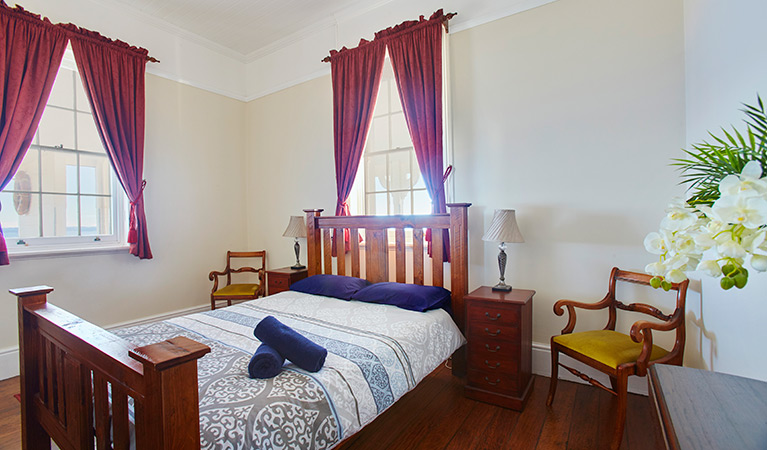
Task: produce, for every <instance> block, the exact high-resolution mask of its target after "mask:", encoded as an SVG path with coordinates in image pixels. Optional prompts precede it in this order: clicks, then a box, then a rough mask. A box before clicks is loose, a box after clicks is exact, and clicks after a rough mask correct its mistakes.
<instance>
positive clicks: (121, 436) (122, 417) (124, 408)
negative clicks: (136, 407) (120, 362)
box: [112, 385, 130, 450]
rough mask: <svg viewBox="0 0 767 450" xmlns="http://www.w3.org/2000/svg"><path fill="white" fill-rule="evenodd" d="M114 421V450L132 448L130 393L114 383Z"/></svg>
mask: <svg viewBox="0 0 767 450" xmlns="http://www.w3.org/2000/svg"><path fill="white" fill-rule="evenodd" d="M112 422H113V431H114V450H128V449H129V448H130V433H129V428H128V394H127V393H126V392H125V390H124V389H122V388H120V387H119V386H117V385H112Z"/></svg>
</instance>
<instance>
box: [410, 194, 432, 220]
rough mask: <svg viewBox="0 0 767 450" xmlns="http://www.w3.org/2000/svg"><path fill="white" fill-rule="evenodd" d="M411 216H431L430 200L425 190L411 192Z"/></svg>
mask: <svg viewBox="0 0 767 450" xmlns="http://www.w3.org/2000/svg"><path fill="white" fill-rule="evenodd" d="M413 214H431V198H429V194H428V192H426V190H423V191H413Z"/></svg>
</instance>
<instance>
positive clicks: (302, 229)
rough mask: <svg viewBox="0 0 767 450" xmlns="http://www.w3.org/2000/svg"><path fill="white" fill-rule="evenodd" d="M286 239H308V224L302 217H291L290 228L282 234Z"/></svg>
mask: <svg viewBox="0 0 767 450" xmlns="http://www.w3.org/2000/svg"><path fill="white" fill-rule="evenodd" d="M282 235H283V236H285V237H292V238H305V237H306V222H304V218H303V217H301V216H290V222H289V223H288V228H286V229H285V232H284V233H282Z"/></svg>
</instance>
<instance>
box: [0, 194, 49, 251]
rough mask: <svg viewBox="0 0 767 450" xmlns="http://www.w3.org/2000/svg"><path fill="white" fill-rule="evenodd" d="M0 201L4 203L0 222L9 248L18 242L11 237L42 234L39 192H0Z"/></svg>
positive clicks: (0, 213)
mask: <svg viewBox="0 0 767 450" xmlns="http://www.w3.org/2000/svg"><path fill="white" fill-rule="evenodd" d="M0 203H2V205H3V210H2V211H0V223H2V224H3V235H5V237H6V238H8V241H7V244H8V247H9V248H11V247H12V246H13V245H15V244H16V242H15V241H12V240H11V239H14V238H29V237H38V236H40V195H39V194H28V193H25V194H11V193H10V192H0Z"/></svg>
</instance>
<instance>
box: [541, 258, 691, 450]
mask: <svg viewBox="0 0 767 450" xmlns="http://www.w3.org/2000/svg"><path fill="white" fill-rule="evenodd" d="M651 278H652V276H650V275H647V274H643V273H635V272H626V271H623V270H620V269H618V268H617V267H614V268H613V270H612V272H611V274H610V284H609V290H608V292H607V295H606V296H605V298H604V299H602V300H601V301H599V302H597V303H579V302H575V301H572V300H559V301H558V302H556V303H555V304H554V314H556V315H558V316H561V315H562V314H563V313H564V310H563V307H566V308H567V311H568V314H569V317H568V321H567V326H565V328H564V329H562V334H561V335H559V336H553V337H552V338H551V384H550V385H549V396H548V399H547V400H546V405H548V406H551V404H552V402H553V401H554V393H555V392H556V390H557V373H558V369H559V366H562V367H564V368H565V369H567V370H569V371H570V372H571V373H572V374H574V375H576V376H578V377H580V378H581V379H582V380H584V381H588V382H589V383H591V384H592V385H594V386H597V387H600V388H602V389H604V390H606V391H607V392H610V393H611V394H613V395H615V396H617V398H618V399H617V412H616V414H615V416H616V417H615V419H616V424H615V428H614V432H613V436H612V438H611V444H610V448H611V449H617V448H619V447H620V444H621V440H622V438H623V429H624V427H625V424H626V400H627V388H628V377H629V376H630V375H638V376H644V375H645V374H646V373H647V368H648V366H650V365H652V364H656V363H660V364H674V365H677V366H681V365H682V358H683V357H684V341H685V329H684V327H685V317H684V314H685V299H686V297H687V284H688V282H689V280H685V281H683V282H681V283H674V284H673V285H672V287H671V290H670V291H675V292H676V309H675V310H674V312H673V313H672V314H671V315H666V314H664V313H663V312H662V311H660V310H659V309H657V308H655V307H653V306H650V305H646V304H643V303H631V304H628V305H626V304H624V303H622V302H620V301H619V300H617V299H616V298H615V284H616V282H618V281H622V282H628V283H634V284H639V285H645V286H649V285H650V279H651ZM575 308H583V309H589V310H598V309H605V308H607V309H608V313H609V317H608V320H607V325H606V326H605V327H604V329H602V330H596V331H584V332H580V333H573V329H574V328H575V317H576V316H575ZM618 309H622V310H625V311H635V312H639V313H644V314H648V315H650V316H652V317H653V318H655V319H657V321H649V320H639V321H637V322H635V323H634V324H633V325H632V326H631V331H630V333H629V334H628V335H626V334H623V333H619V332H616V331H615V322H616V312H617V310H618ZM652 330H658V331H671V330H674V331H675V332H676V341H675V343H674V348H673V349H672V350H671V351H667V350H665V349H663V348H661V347H658V346H657V345H653V335H652ZM559 353H564V354H565V355H568V356H570V357H571V358H573V359H576V360H578V361H580V362H582V363H584V364H586V365H588V366H590V367H593V368H594V369H597V370H599V371H600V372H603V373H605V374H607V375H608V376H609V377H610V384H611V388H608V387H606V386H604V385H603V384H601V383H600V382H598V381H597V380H595V379H593V378H591V377H589V376H588V375H585V374H583V373H581V372H579V371H578V370H576V369H573V368H571V367H568V366H565V365H564V364H562V363H560V362H559Z"/></svg>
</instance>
